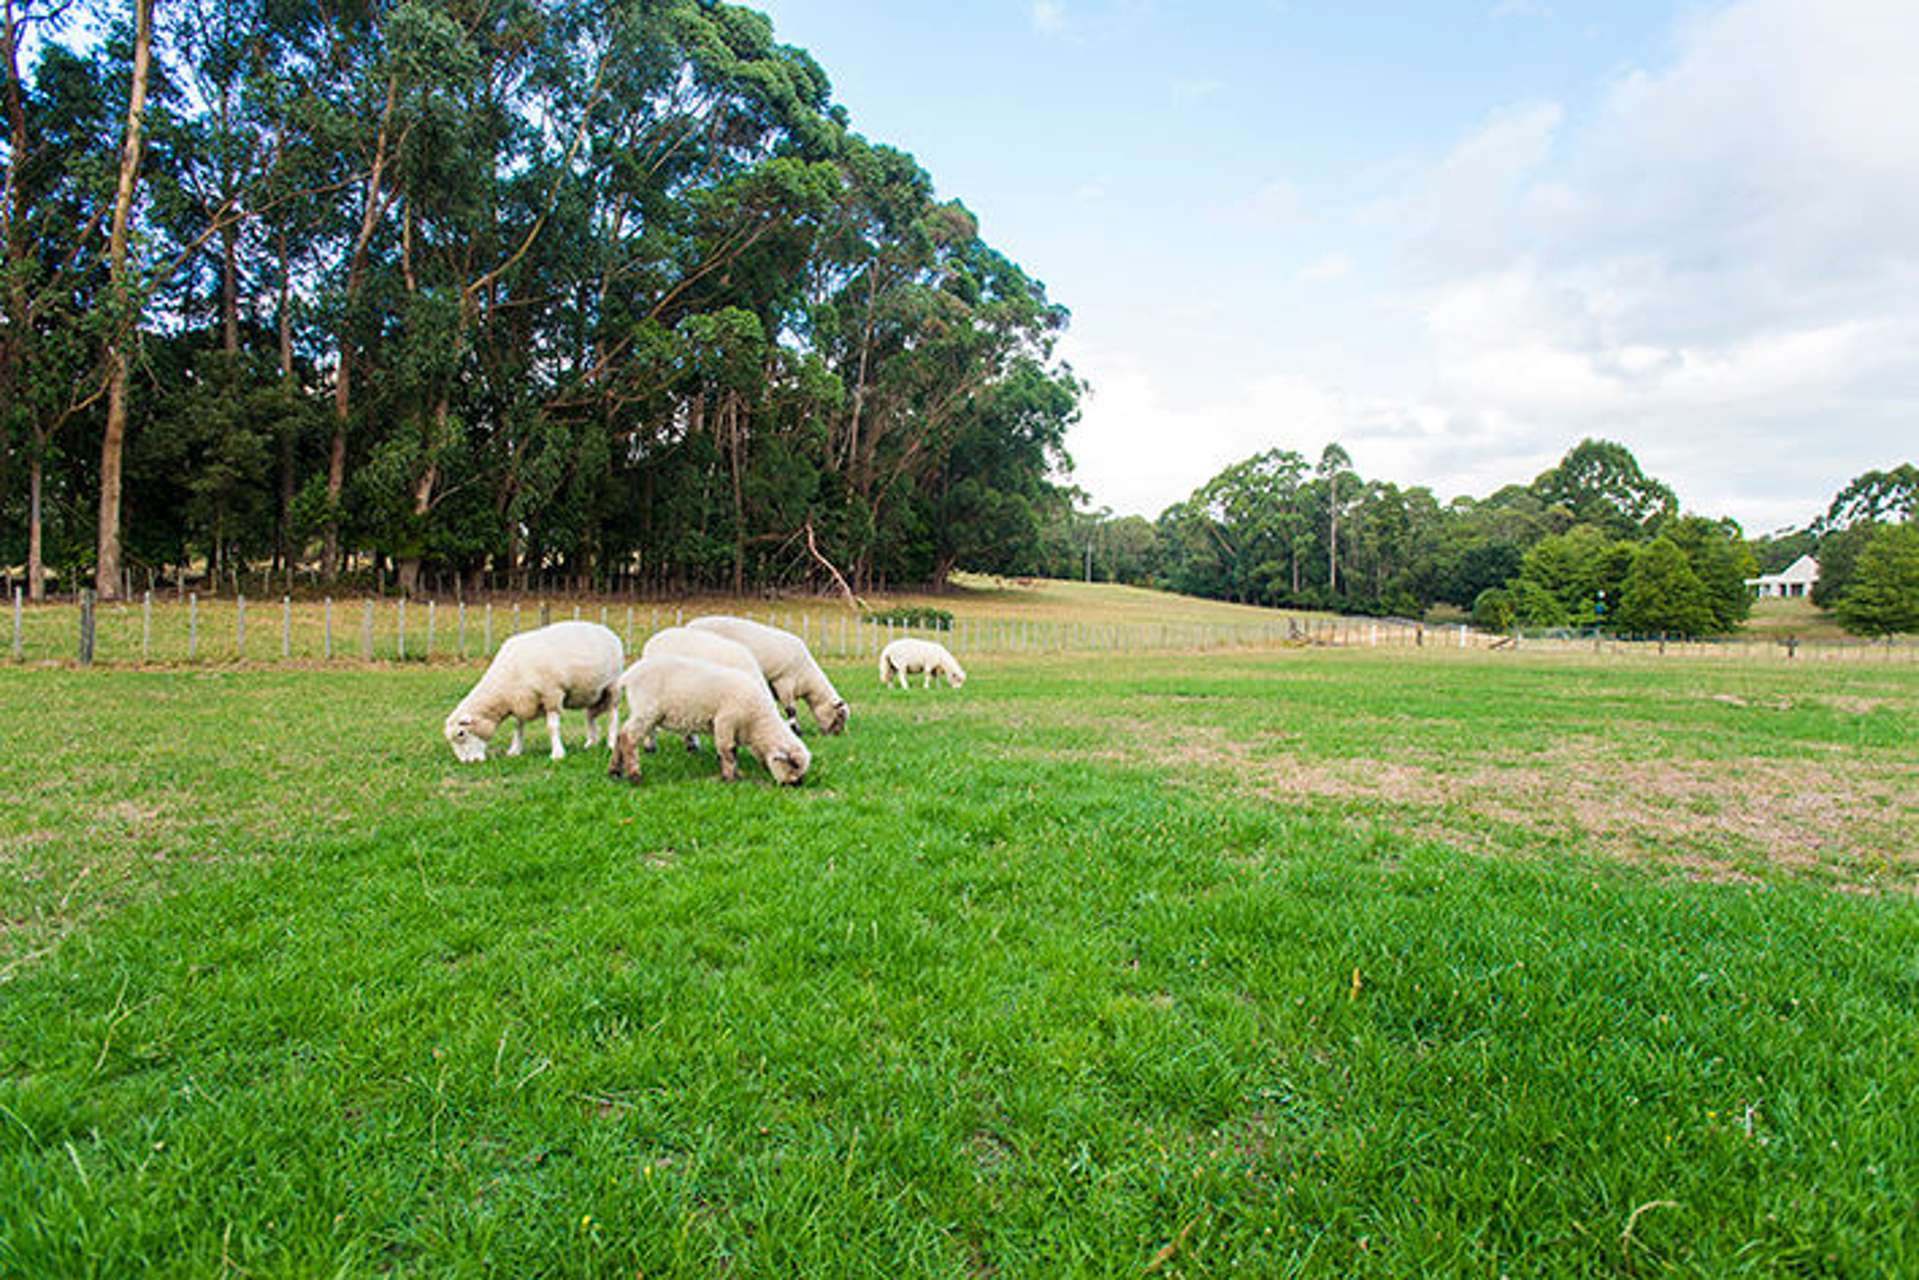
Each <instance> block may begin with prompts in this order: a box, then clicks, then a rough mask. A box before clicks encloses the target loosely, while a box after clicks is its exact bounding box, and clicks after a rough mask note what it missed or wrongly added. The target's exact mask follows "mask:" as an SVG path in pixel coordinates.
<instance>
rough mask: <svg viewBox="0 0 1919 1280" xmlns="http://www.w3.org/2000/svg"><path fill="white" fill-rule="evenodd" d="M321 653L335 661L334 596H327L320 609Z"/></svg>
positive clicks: (326, 658) (326, 659)
mask: <svg viewBox="0 0 1919 1280" xmlns="http://www.w3.org/2000/svg"><path fill="white" fill-rule="evenodd" d="M320 618H321V621H320V626H321V629H322V630H321V637H320V654H321V656H322V658H323V659H324V660H325V661H327V662H331V661H333V597H332V596H328V597H326V603H325V605H323V606H322V607H321V611H320Z"/></svg>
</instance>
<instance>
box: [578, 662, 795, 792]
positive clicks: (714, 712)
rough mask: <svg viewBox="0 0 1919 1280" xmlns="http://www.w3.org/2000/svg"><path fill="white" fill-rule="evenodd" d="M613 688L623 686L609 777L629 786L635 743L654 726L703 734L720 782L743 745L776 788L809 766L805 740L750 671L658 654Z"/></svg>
mask: <svg viewBox="0 0 1919 1280" xmlns="http://www.w3.org/2000/svg"><path fill="white" fill-rule="evenodd" d="M620 685H621V687H622V688H624V689H625V690H626V698H627V711H628V715H627V720H626V727H625V728H624V729H622V730H621V732H620V736H619V740H618V741H617V742H616V743H614V745H613V763H612V765H611V767H610V768H608V770H607V774H608V775H609V776H610V777H613V778H625V779H626V780H627V781H628V782H635V783H637V782H638V781H639V780H640V757H639V745H640V743H641V741H642V740H643V739H650V738H651V737H652V736H653V732H654V730H656V729H658V728H660V727H662V726H664V727H665V728H667V729H671V730H673V731H675V732H678V733H711V734H712V735H713V750H714V752H715V753H716V754H717V755H718V756H719V758H720V778H721V780H722V781H725V782H732V781H735V780H736V779H738V777H739V776H740V771H739V764H738V761H737V758H736V756H735V754H734V749H735V747H736V746H738V745H744V746H746V747H748V748H750V749H751V750H752V752H753V754H754V755H755V756H757V757H759V760H760V763H762V764H764V765H765V766H766V771H767V772H768V773H770V774H772V775H773V780H774V781H775V782H778V783H780V784H782V785H784V786H798V785H799V783H800V779H802V778H804V777H805V776H806V770H807V767H808V766H809V765H810V764H811V763H812V756H811V754H810V753H809V752H808V751H807V749H806V744H805V743H803V742H801V741H800V739H799V735H797V734H795V733H794V732H793V730H792V729H791V728H790V727H788V725H787V723H786V721H785V720H783V719H782V718H781V717H780V709H779V708H778V707H776V706H775V705H773V695H772V694H771V693H770V692H768V691H767V687H766V681H765V679H763V678H762V677H761V676H759V675H758V674H757V673H756V674H753V675H748V674H746V673H745V672H744V671H740V670H738V669H736V668H733V667H722V666H719V665H717V664H715V663H711V662H703V661H701V660H700V659H698V658H680V657H674V656H671V655H668V654H660V655H656V656H654V657H651V658H642V659H641V660H640V661H638V662H636V663H634V664H633V667H632V668H631V669H630V670H629V671H627V673H626V674H625V675H624V676H622V677H621V678H620Z"/></svg>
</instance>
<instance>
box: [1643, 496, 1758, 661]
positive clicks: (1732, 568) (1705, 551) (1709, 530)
mask: <svg viewBox="0 0 1919 1280" xmlns="http://www.w3.org/2000/svg"><path fill="white" fill-rule="evenodd" d="M1666 536H1668V537H1670V538H1671V539H1672V540H1673V542H1675V543H1676V544H1678V546H1679V549H1680V550H1681V551H1683V552H1685V553H1686V563H1687V564H1689V565H1691V566H1692V571H1693V572H1694V573H1695V574H1697V575H1698V576H1699V581H1700V582H1701V583H1702V584H1703V585H1704V586H1705V588H1706V607H1707V608H1709V609H1711V610H1712V621H1713V627H1712V629H1713V630H1714V631H1715V632H1718V633H1722V634H1723V633H1724V632H1728V631H1733V630H1736V629H1737V628H1738V627H1739V625H1740V624H1741V623H1743V622H1744V621H1745V620H1746V618H1747V617H1748V616H1749V615H1750V614H1751V613H1752V592H1751V591H1750V590H1749V589H1748V588H1747V586H1746V579H1748V578H1751V577H1754V576H1756V575H1757V574H1758V572H1759V565H1758V562H1757V561H1756V560H1754V559H1753V554H1752V551H1751V549H1750V548H1748V547H1747V545H1746V539H1745V536H1744V534H1743V533H1742V532H1741V530H1740V528H1739V525H1738V524H1737V523H1736V522H1734V521H1731V520H1708V519H1706V518H1705V517H1704V516H1684V517H1682V518H1681V519H1678V520H1674V521H1671V522H1670V523H1669V524H1668V525H1667V527H1666Z"/></svg>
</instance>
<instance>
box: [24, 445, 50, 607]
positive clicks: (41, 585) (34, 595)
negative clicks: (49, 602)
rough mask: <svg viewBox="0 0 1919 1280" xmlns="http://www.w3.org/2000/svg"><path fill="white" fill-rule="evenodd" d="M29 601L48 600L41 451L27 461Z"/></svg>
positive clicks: (35, 452) (34, 453)
mask: <svg viewBox="0 0 1919 1280" xmlns="http://www.w3.org/2000/svg"><path fill="white" fill-rule="evenodd" d="M27 513H28V514H27V599H29V600H32V601H34V602H35V603H36V604H37V603H39V602H40V601H42V600H45V599H46V598H47V566H46V562H45V560H44V558H43V552H42V550H41V545H40V451H39V450H38V449H37V448H36V449H35V450H34V452H33V456H32V457H30V458H28V459H27Z"/></svg>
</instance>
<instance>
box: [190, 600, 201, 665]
mask: <svg viewBox="0 0 1919 1280" xmlns="http://www.w3.org/2000/svg"><path fill="white" fill-rule="evenodd" d="M199 648H200V593H199V592H198V591H189V592H187V661H188V662H191V661H193V658H194V655H195V654H196V653H198V652H199Z"/></svg>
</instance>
